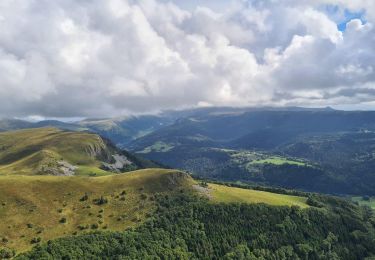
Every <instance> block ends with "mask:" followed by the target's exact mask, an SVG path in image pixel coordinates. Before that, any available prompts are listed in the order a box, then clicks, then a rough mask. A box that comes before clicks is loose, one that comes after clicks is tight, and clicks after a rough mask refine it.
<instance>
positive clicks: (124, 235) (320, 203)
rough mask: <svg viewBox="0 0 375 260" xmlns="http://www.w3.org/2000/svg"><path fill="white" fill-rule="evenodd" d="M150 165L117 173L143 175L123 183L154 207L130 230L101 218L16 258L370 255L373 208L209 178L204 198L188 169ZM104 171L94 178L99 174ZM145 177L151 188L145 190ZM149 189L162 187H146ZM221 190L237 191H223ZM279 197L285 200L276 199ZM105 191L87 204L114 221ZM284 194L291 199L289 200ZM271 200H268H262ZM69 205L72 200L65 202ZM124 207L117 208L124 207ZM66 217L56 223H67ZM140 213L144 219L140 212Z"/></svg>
mask: <svg viewBox="0 0 375 260" xmlns="http://www.w3.org/2000/svg"><path fill="white" fill-rule="evenodd" d="M152 171H153V170H148V172H147V173H146V176H147V177H146V178H145V175H143V174H145V173H144V172H143V173H142V174H140V173H141V172H137V173H128V174H123V175H121V178H127V177H128V178H129V176H134V177H135V176H136V177H137V179H138V178H139V177H141V178H142V180H147V182H142V181H141V182H140V183H141V185H143V184H144V185H145V187H144V189H143V190H142V191H141V193H140V191H139V190H137V188H138V187H139V186H138V184H139V183H138V184H135V186H134V189H132V188H131V187H133V186H129V187H127V188H126V189H127V190H129V192H130V194H133V195H134V196H139V195H140V196H142V197H141V199H142V198H144V205H145V206H152V207H153V209H154V210H152V213H151V211H147V212H148V213H151V215H149V214H148V213H145V214H146V216H152V217H151V218H148V219H145V220H144V221H141V222H139V223H138V222H137V223H138V224H130V225H131V226H135V227H134V228H132V229H126V230H125V231H124V229H117V230H121V231H117V232H113V231H110V229H109V228H107V231H106V232H102V228H101V227H102V225H103V224H101V225H100V222H98V223H99V224H98V227H99V229H97V231H96V232H90V233H87V232H81V231H78V232H77V234H74V235H69V234H66V235H68V236H65V237H63V238H60V239H57V240H52V241H49V242H47V243H44V239H43V240H42V243H40V245H38V246H36V247H34V248H33V249H32V250H31V251H29V252H26V253H24V254H21V255H18V256H17V257H16V259H22V260H26V259H163V258H168V259H365V258H366V257H371V256H374V255H375V244H374V241H375V240H374V236H373V234H374V231H375V229H374V219H373V218H372V215H371V211H368V210H366V209H364V208H360V207H359V206H356V205H355V204H352V203H350V202H348V201H345V200H342V199H338V198H333V197H327V196H319V195H308V196H309V199H308V200H307V203H308V204H309V205H310V207H307V206H306V204H300V205H303V207H296V206H292V207H290V206H283V205H285V204H288V203H289V201H290V200H289V199H291V200H292V201H298V203H303V200H304V198H298V197H293V196H285V195H283V196H281V195H279V194H274V193H270V192H266V193H264V192H262V191H259V192H256V191H255V193H254V191H253V190H247V189H239V188H232V187H228V186H221V185H216V184H215V185H213V184H208V189H209V190H211V191H210V192H209V194H208V195H209V197H211V199H207V196H205V195H207V194H206V193H205V191H202V192H199V193H198V194H200V196H195V195H194V194H196V193H197V187H196V185H197V184H196V183H194V182H193V181H192V180H191V179H190V178H189V177H188V176H186V175H184V174H181V173H172V172H164V173H163V174H159V173H160V171H161V170H159V173H156V175H153V176H154V177H155V178H153V179H147V178H148V177H149V176H150V175H149V174H151V176H152ZM176 174H177V175H176ZM123 176H126V177H123ZM29 178H32V177H29ZM54 178H57V177H54ZM60 178H61V177H60ZM66 178H77V177H66ZM106 178H108V177H99V178H92V179H95V180H103V181H104V180H107V179H106ZM114 178H120V176H119V175H117V176H114ZM124 180H125V179H124ZM178 180H180V181H178ZM118 181H119V180H118V179H117V180H116V183H119V182H118ZM150 181H151V182H152V183H153V185H156V187H155V186H151V189H149V187H150ZM132 185H134V183H133V184H132ZM191 185H192V186H193V187H195V188H194V189H193V192H190V191H191V189H189V186H191ZM205 186H206V185H203V184H202V185H200V184H199V187H201V188H204V189H206V188H205ZM176 187H179V188H176ZM181 187H186V188H184V189H181ZM160 188H161V189H160ZM133 190H134V191H135V193H133V192H132V191H133ZM150 190H151V191H153V192H156V191H160V192H158V193H148V192H149V191H150ZM212 190H213V191H212ZM120 191H121V190H120ZM166 191H167V192H166ZM175 191H176V192H175ZM217 191H219V194H218V193H217ZM116 192H119V191H116ZM116 192H114V191H110V193H116ZM220 192H222V193H221V195H220ZM224 193H225V194H229V195H233V194H234V195H235V196H229V197H227V196H222V194H224ZM142 194H143V195H142ZM98 195H99V194H98ZM218 195H219V196H218ZM236 195H238V197H237V196H236ZM306 195H307V194H306ZM126 196H127V195H126ZM126 196H125V202H124V205H125V206H127V203H129V204H131V202H126ZM278 196H281V197H280V198H281V201H283V203H280V201H275V200H274V199H275V198H277V197H278ZM107 197H109V201H108V205H107V204H106V205H104V206H100V207H98V206H92V208H91V209H90V211H92V212H93V213H94V215H95V214H97V213H96V210H99V209H100V208H103V207H104V210H103V212H102V213H99V214H101V215H103V216H104V217H103V220H104V223H111V221H112V220H109V218H110V215H108V214H110V212H109V210H110V209H111V207H112V204H115V203H117V201H116V195H115V197H114V198H112V197H111V196H107ZM107 197H106V198H107ZM130 197H131V196H130ZM228 198H229V199H228ZM285 198H289V199H288V200H287V202H286V201H285ZM259 199H260V200H259ZM264 200H267V201H268V202H265V201H264ZM223 202H224V203H223ZM238 202H245V203H241V204H240V203H238ZM254 202H256V203H254ZM270 202H271V204H272V205H269V204H268V205H267V204H265V203H270ZM75 203H79V202H75ZM259 203H261V204H259ZM71 204H72V203H71V202H69V203H68V206H67V207H71ZM84 204H90V201H88V202H85V203H84ZM118 205H119V204H118ZM274 205H278V206H274ZM288 205H290V204H288ZM141 206H142V204H141ZM125 208H126V209H125ZM127 208H129V207H124V208H121V210H124V211H125V212H127ZM80 211H81V210H79V209H77V210H76V211H75V212H80ZM98 212H99V211H98ZM116 214H119V213H116ZM121 214H123V213H121ZM126 214H127V213H125V215H126ZM70 218H71V217H70ZM70 218H67V222H66V223H65V224H58V225H69V221H72V220H70ZM94 218H95V217H94ZM100 219H101V218H100ZM140 219H141V220H143V215H142V214H141V216H140ZM56 220H58V219H57V218H56V219H55V221H56ZM121 221H122V220H121ZM121 221H120V223H121ZM89 222H90V221H89ZM81 223H82V222H81ZM83 223H84V224H83V225H85V223H86V222H83ZM90 223H92V221H91V222H90ZM125 223H126V221H125ZM89 226H90V225H89ZM108 227H109V226H108ZM122 227H123V228H126V227H129V226H128V225H127V224H124V225H122ZM68 230H69V229H68ZM0 251H1V250H0ZM3 252H10V251H9V250H8V251H4V250H3Z"/></svg>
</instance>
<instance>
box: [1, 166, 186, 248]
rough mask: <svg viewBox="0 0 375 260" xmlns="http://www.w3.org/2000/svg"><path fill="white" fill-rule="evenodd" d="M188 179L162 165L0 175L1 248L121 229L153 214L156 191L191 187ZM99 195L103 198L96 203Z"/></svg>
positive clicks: (167, 191)
mask: <svg viewBox="0 0 375 260" xmlns="http://www.w3.org/2000/svg"><path fill="white" fill-rule="evenodd" d="M191 183H193V180H192V179H191V178H190V177H187V176H186V175H185V174H183V173H181V172H177V171H174V170H162V169H148V170H139V171H134V172H131V173H125V174H117V175H111V176H103V177H96V178H90V177H77V176H73V177H62V176H17V175H13V176H0V219H1V222H0V247H1V246H6V247H9V248H14V249H16V250H17V251H24V250H27V249H29V248H30V247H32V246H33V244H32V243H31V240H32V239H33V238H38V237H40V238H41V241H42V242H43V241H44V242H45V241H47V240H50V239H54V238H58V237H62V236H67V235H72V234H80V233H84V232H88V231H95V230H97V229H98V230H124V229H125V228H126V227H131V226H135V225H138V224H139V223H140V222H142V221H143V220H144V219H145V218H146V215H148V214H152V212H153V210H154V208H155V201H154V200H153V197H154V195H155V194H156V193H167V194H171V192H174V191H175V190H176V191H177V190H178V191H180V190H181V189H184V188H187V189H189V188H190V187H191ZM86 194H87V199H82V198H84V197H85V195H86ZM101 196H103V198H105V199H106V200H107V203H103V204H102V205H96V202H95V201H94V200H96V199H99V198H100V197H101ZM63 218H65V221H64V220H63ZM60 222H65V223H60ZM3 238H5V239H6V240H7V241H8V242H6V243H5V242H2V239H3Z"/></svg>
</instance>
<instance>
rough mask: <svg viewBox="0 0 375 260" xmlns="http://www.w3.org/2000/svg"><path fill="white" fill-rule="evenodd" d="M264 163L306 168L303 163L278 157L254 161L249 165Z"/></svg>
mask: <svg viewBox="0 0 375 260" xmlns="http://www.w3.org/2000/svg"><path fill="white" fill-rule="evenodd" d="M265 163H268V164H274V165H283V164H293V165H299V166H306V163H304V162H299V161H294V160H289V159H286V158H283V157H278V156H272V157H270V158H267V159H263V160H255V161H252V162H250V164H265Z"/></svg>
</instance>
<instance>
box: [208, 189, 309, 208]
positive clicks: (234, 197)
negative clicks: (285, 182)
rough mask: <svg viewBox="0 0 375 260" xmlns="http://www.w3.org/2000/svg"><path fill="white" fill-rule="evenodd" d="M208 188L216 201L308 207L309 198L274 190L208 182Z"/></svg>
mask: <svg viewBox="0 0 375 260" xmlns="http://www.w3.org/2000/svg"><path fill="white" fill-rule="evenodd" d="M208 188H209V189H208V190H209V194H210V197H211V199H212V201H214V202H225V203H230V202H242V203H266V204H270V205H274V206H283V205H286V206H300V207H301V208H307V207H308V205H307V204H306V200H307V198H305V197H298V196H291V195H284V194H276V193H272V192H266V191H259V190H250V189H242V188H235V187H228V186H224V185H218V184H211V183H210V184H208Z"/></svg>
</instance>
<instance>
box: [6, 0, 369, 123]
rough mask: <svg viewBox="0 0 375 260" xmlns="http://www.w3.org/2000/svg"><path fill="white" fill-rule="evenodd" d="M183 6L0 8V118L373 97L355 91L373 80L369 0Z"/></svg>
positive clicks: (68, 0)
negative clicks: (340, 20)
mask: <svg viewBox="0 0 375 260" xmlns="http://www.w3.org/2000/svg"><path fill="white" fill-rule="evenodd" d="M208 2H209V3H208ZM179 3H180V4H181V2H178V1H176V4H173V3H172V2H167V1H163V2H161V1H155V0H141V1H134V0H128V1H127V0H108V1H101V0H93V1H75V0H56V1H47V0H41V1H29V0H3V1H1V2H0V116H21V117H22V116H29V115H33V116H35V115H38V116H43V117H73V116H115V115H121V114H123V113H129V112H147V111H156V110H159V109H165V108H176V107H191V106H202V105H204V106H207V105H236V106H239V105H241V106H242V105H272V104H273V105H292V104H293V105H296V104H297V105H341V106H345V105H346V104H357V105H360V104H361V103H362V102H363V103H364V104H371V102H369V100H371V98H374V97H375V93H374V91H372V90H371V91H369V90H368V89H369V88H368V87H367V88H364V87H363V86H367V85H371V84H373V82H374V81H375V71H374V68H373V64H375V51H374V49H373V46H375V30H374V28H373V25H372V24H373V22H374V21H375V20H374V19H375V14H374V10H375V6H374V1H371V0H369V1H346V0H319V1H309V0H303V1H297V0H285V1H272V2H271V1H262V0H253V1H244V0H243V1H240V0H238V1H232V2H227V3H225V1H219V2H218V4H217V5H218V6H219V7H218V8H215V3H214V2H212V1H211V2H210V1H207V4H205V2H201V5H200V6H198V5H197V6H192V4H190V5H189V9H186V10H184V9H183V8H182V7H179ZM324 4H331V5H338V6H339V8H340V9H341V10H344V9H345V8H349V9H350V10H352V11H363V12H364V13H365V16H366V17H365V18H366V20H367V22H366V23H364V22H362V21H361V20H359V19H353V20H351V21H349V22H348V23H347V29H346V31H345V32H340V31H339V30H338V29H337V25H336V22H335V21H334V20H335V19H337V17H336V18H335V17H330V16H329V14H327V13H325V12H324V11H322V10H323V9H324V8H322V5H324ZM223 6H227V7H228V8H227V9H225V8H223Z"/></svg>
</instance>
